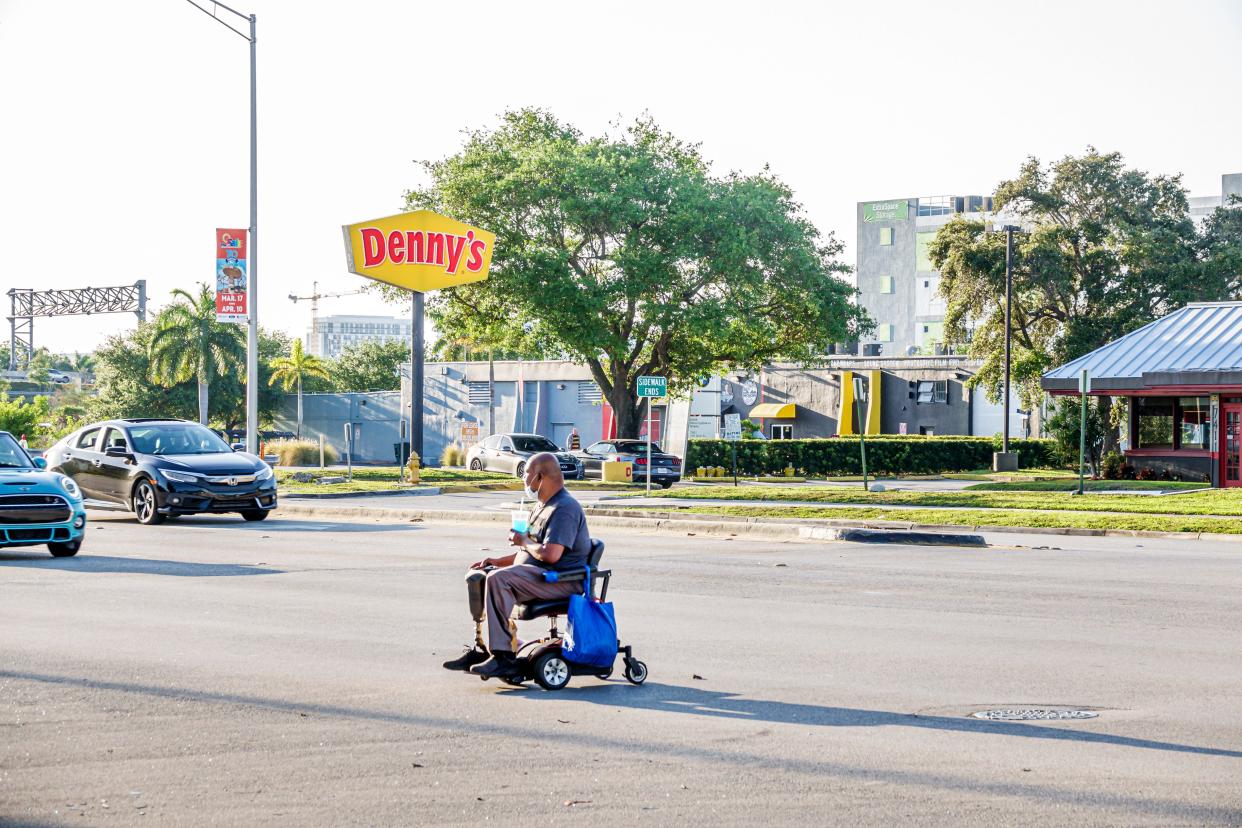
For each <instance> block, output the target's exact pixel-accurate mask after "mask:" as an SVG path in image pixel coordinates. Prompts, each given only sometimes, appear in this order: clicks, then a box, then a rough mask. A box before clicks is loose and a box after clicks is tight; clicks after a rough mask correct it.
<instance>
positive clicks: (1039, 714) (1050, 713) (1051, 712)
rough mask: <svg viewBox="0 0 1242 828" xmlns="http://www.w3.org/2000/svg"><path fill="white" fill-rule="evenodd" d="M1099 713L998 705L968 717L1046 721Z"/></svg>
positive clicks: (1084, 716)
mask: <svg viewBox="0 0 1242 828" xmlns="http://www.w3.org/2000/svg"><path fill="white" fill-rule="evenodd" d="M1099 715H1100V714H1099V713H1095V712H1093V711H1090V710H1072V709H1065V708H1051V707H1000V708H997V709H995V710H980V711H979V712H977V713H971V714H970V717H971V718H972V719H987V720H988V721H990V722H1047V721H1066V720H1070V719H1095V718H1098V717H1099Z"/></svg>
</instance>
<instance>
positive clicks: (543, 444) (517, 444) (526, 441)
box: [513, 437, 560, 451]
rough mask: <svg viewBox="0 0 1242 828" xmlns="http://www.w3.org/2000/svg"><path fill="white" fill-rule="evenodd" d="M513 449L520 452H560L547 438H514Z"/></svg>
mask: <svg viewBox="0 0 1242 828" xmlns="http://www.w3.org/2000/svg"><path fill="white" fill-rule="evenodd" d="M513 447H514V448H515V449H517V450H518V451H560V449H559V448H557V447H556V443H554V442H552V441H551V440H549V439H548V438H547V437H514V438H513Z"/></svg>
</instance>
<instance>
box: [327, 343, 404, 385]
mask: <svg viewBox="0 0 1242 828" xmlns="http://www.w3.org/2000/svg"><path fill="white" fill-rule="evenodd" d="M409 361H410V346H409V345H408V344H406V343H405V342H401V341H398V340H390V341H388V342H374V341H372V342H363V343H360V344H358V345H347V346H346V347H345V348H343V349H342V350H341V355H340V356H338V357H337V358H336V359H335V360H333V361H332V364H331V366H330V368H329V372H330V373H331V375H332V387H333V388H334V389H335V390H337V391H396V390H397V389H398V388H400V387H401V373H400V371H401V366H402V365H406V364H408V363H409Z"/></svg>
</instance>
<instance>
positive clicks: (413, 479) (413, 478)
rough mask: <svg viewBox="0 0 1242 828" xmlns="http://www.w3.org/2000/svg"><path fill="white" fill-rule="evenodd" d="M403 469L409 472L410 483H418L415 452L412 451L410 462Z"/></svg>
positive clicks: (416, 454)
mask: <svg viewBox="0 0 1242 828" xmlns="http://www.w3.org/2000/svg"><path fill="white" fill-rule="evenodd" d="M405 467H406V469H408V470H409V472H410V482H411V483H417V482H418V468H419V465H418V453H417V452H413V451H411V452H410V461H409V462H408V463H406V465H405Z"/></svg>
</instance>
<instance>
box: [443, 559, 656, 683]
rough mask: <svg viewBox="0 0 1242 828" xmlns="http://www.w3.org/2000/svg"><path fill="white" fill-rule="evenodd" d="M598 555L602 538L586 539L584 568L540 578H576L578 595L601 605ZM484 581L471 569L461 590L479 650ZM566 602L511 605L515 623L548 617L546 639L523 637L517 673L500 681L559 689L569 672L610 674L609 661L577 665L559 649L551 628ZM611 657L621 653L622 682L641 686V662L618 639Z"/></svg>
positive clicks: (603, 590) (561, 641)
mask: <svg viewBox="0 0 1242 828" xmlns="http://www.w3.org/2000/svg"><path fill="white" fill-rule="evenodd" d="M603 556H604V542H603V541H601V540H598V539H596V538H592V539H591V554H590V555H589V557H588V558H587V562H586V566H582V567H575V568H572V569H567V570H560V571H553V570H549V571H547V572H545V573H544V579H545V580H547V581H556V582H561V583H573V582H579V581H581V582H582V583H583V593H584V594H585V595H586V597H587V598H588V600H591V601H598V602H600V603H602V602H604V600H605V599H606V598H607V597H608V579H609V577H610V576H611V575H612V572H611V571H610V570H607V569H605V570H601V569H600V568H599V562H600V559H601V558H602V557H603ZM486 579H487V570H484V569H474V570H471V571H470V572H468V573H467V574H466V594H467V596H468V597H469V602H470V614H471V616H473V617H474V639H475V646H476V647H477V648H479V649H480V650H486V647H485V645H484V642H483V618H484V588H483V585H484V581H485V580H486ZM600 581H602V582H603V585H602V586H601V587H600V590H599V598H596V597H595V585H596V584H597V583H599V582H600ZM569 603H570V598H568V597H567V598H558V599H554V600H550V601H529V602H527V603H524V604H518V605H517V606H516V607H515V608H514V610H513V614H512V616H511V617H512V618H513V619H514V620H515V621H530V620H532V619H535V618H544V617H546V618H549V619H550V622H551V626H550V629H549V631H548V636H547V637H546V638H541V639H538V640H536V641H529V642H527V643H526V644H524V645H522V647H521V649H519V650H518V652H517V653H516V657H517V664H518V674H517V675H516V676H513V677H507V678H504V679H502V680H503V681H505V682H507V683H508V684H512V685H514V686H517V687H520V686H522V684H523V683H525V682H527V681H531V680H533V681H535V682H538V684H539V686H540V687H542V688H544V689H545V690H560V689H561V688H562V687H564V686H565V685H567V684H569V679H570V677H571V676H596V677H597V678H601V679H606V678H608V677H610V676H611V675H612V670H613V665H612V664H611V663H610V664H608V665H607V666H604V667H601V666H599V664H583V663H580V662H576V661H574V660H573V658H572V656H571V655H570V654H569V653H568V652H566V651H565V649H564V648H565V647H566V640H565V638H564V637H562V635H561V633H560V631H559V630H558V629H557V626H556V619H557V618H559V617H561V616H563V615H568V613H569ZM571 649H572V648H571ZM617 655H621V656H622V658H623V660H624V663H625V673H624V675H625V678H626V680H627V681H629V682H630V683H631V684H642V683H643V682H644V681H646V680H647V665H646V664H644V663H643V662H641V661H639V660H638V659H636V658H634V653H633V651H632V648H631V647H630V646H629V645H622V644H621V642H620V641H619V640H618V641H617V644H616V651H615V653H614V655H613V659H615V658H616V656H617ZM483 680H484V681H487V677H486V676H485V677H484V678H483Z"/></svg>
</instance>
